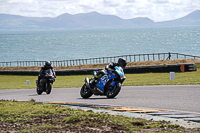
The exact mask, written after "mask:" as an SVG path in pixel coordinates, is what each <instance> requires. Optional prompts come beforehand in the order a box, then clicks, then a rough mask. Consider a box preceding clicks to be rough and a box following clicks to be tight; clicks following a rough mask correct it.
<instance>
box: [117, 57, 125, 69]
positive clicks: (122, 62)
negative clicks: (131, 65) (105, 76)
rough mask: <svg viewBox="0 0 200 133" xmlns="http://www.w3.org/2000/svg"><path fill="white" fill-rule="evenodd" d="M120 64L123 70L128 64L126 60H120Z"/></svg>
mask: <svg viewBox="0 0 200 133" xmlns="http://www.w3.org/2000/svg"><path fill="white" fill-rule="evenodd" d="M118 64H119V65H120V66H121V67H122V68H125V67H126V64H127V62H126V60H125V59H124V58H119V60H118Z"/></svg>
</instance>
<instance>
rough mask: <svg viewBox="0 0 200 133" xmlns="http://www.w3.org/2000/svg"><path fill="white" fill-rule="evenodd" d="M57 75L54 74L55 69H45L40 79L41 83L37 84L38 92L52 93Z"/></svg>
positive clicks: (39, 93)
mask: <svg viewBox="0 0 200 133" xmlns="http://www.w3.org/2000/svg"><path fill="white" fill-rule="evenodd" d="M55 78H56V77H55V76H54V74H53V71H52V70H51V69H47V70H45V71H44V77H43V78H42V79H41V80H40V84H39V85H38V83H37V80H36V85H37V94H38V95H41V94H42V92H46V93H47V94H50V93H51V89H52V85H53V82H54V81H55Z"/></svg>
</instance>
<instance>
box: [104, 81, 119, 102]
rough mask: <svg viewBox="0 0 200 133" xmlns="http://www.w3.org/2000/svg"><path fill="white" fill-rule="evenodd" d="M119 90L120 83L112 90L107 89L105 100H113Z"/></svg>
mask: <svg viewBox="0 0 200 133" xmlns="http://www.w3.org/2000/svg"><path fill="white" fill-rule="evenodd" d="M120 90H121V83H119V82H117V83H116V84H115V85H114V86H113V87H112V89H107V90H106V97H107V98H114V97H116V96H117V95H118V93H119V92H120Z"/></svg>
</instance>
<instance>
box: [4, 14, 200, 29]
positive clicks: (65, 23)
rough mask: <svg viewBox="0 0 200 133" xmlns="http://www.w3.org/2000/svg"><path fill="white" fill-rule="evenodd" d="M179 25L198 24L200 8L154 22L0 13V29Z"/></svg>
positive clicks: (97, 17)
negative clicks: (173, 18)
mask: <svg viewBox="0 0 200 133" xmlns="http://www.w3.org/2000/svg"><path fill="white" fill-rule="evenodd" d="M180 26H200V10H196V11H194V12H192V13H190V14H188V15H186V16H184V17H182V18H179V19H175V20H171V21H163V22H154V21H153V20H151V19H149V18H145V17H138V18H133V19H122V18H120V17H117V16H114V15H103V14H100V13H97V12H91V13H80V14H75V15H71V14H68V13H65V14H62V15H60V16H58V17H55V18H50V17H24V16H19V15H9V14H0V30H55V29H56V30H75V29H119V28H121V29H122V28H147V27H148V28H149V27H180Z"/></svg>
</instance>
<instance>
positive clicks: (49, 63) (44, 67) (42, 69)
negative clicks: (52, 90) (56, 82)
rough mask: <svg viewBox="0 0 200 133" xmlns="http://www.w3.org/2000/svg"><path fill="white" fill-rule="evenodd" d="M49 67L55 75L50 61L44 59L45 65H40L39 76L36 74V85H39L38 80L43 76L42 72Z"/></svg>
mask: <svg viewBox="0 0 200 133" xmlns="http://www.w3.org/2000/svg"><path fill="white" fill-rule="evenodd" d="M48 69H51V70H52V72H53V75H54V76H55V77H56V73H55V71H54V69H53V67H52V66H51V62H50V61H46V62H45V65H44V66H43V67H41V70H40V73H39V76H38V86H39V85H40V80H41V79H42V78H43V77H44V72H45V70H48Z"/></svg>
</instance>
